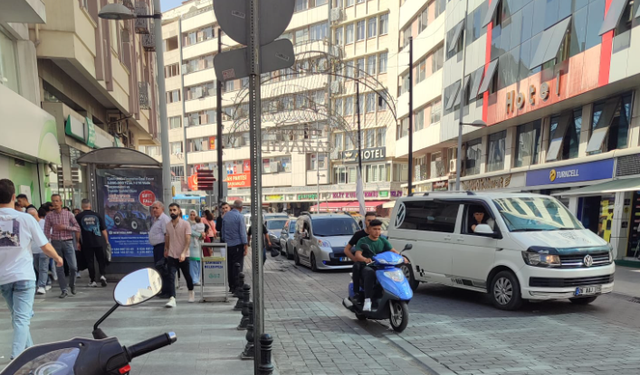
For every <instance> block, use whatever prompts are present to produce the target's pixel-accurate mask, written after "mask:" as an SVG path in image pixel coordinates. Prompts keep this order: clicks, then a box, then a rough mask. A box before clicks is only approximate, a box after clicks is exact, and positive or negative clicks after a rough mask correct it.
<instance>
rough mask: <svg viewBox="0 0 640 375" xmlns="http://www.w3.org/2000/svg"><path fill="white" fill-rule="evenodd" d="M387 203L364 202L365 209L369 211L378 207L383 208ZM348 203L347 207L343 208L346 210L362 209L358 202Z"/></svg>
mask: <svg viewBox="0 0 640 375" xmlns="http://www.w3.org/2000/svg"><path fill="white" fill-rule="evenodd" d="M386 202H387V201H365V202H364V207H365V208H366V209H367V210H372V209H374V208H376V207H378V206H381V205H383V204H385V203H386ZM345 203H348V204H346V205H344V206H343V208H344V209H345V210H353V209H359V207H360V203H358V201H353V202H345Z"/></svg>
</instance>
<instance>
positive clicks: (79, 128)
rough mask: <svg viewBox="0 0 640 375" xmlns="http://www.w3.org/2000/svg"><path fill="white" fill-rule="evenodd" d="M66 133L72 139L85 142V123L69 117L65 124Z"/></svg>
mask: <svg viewBox="0 0 640 375" xmlns="http://www.w3.org/2000/svg"><path fill="white" fill-rule="evenodd" d="M64 133H65V134H66V135H68V136H70V137H72V138H75V139H77V140H79V141H82V142H84V123H83V122H82V121H81V120H78V119H77V118H75V117H73V116H71V115H69V116H67V121H66V123H65V124H64Z"/></svg>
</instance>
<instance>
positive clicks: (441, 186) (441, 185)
mask: <svg viewBox="0 0 640 375" xmlns="http://www.w3.org/2000/svg"><path fill="white" fill-rule="evenodd" d="M431 189H432V190H433V191H448V190H449V181H448V180H444V181H436V182H433V183H432V184H431Z"/></svg>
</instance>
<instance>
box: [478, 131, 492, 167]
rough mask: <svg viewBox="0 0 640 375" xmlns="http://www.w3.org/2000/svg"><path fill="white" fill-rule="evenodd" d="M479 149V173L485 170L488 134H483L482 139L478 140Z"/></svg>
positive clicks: (487, 153)
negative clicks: (480, 154)
mask: <svg viewBox="0 0 640 375" xmlns="http://www.w3.org/2000/svg"><path fill="white" fill-rule="evenodd" d="M480 150H481V153H482V156H481V159H480V173H478V174H479V175H481V174H483V173H485V172H486V171H487V155H489V136H488V135H485V136H483V137H482V141H481V142H480Z"/></svg>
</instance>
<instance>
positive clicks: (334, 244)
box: [293, 212, 360, 272]
mask: <svg viewBox="0 0 640 375" xmlns="http://www.w3.org/2000/svg"><path fill="white" fill-rule="evenodd" d="M358 230H360V227H359V226H358V223H357V222H356V221H355V219H354V218H353V217H351V216H350V215H341V214H317V215H310V214H308V213H304V212H303V213H302V214H300V216H299V217H298V220H297V221H296V232H295V234H294V238H295V240H294V244H295V248H294V249H293V260H294V261H295V264H296V265H300V264H304V265H305V266H308V267H310V268H311V270H312V271H314V272H316V271H318V270H321V269H348V268H351V267H352V265H353V262H352V261H351V260H350V259H349V258H347V256H346V255H345V254H344V248H345V246H347V243H348V242H349V240H350V239H351V237H352V236H353V234H354V233H356V232H357V231H358Z"/></svg>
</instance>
